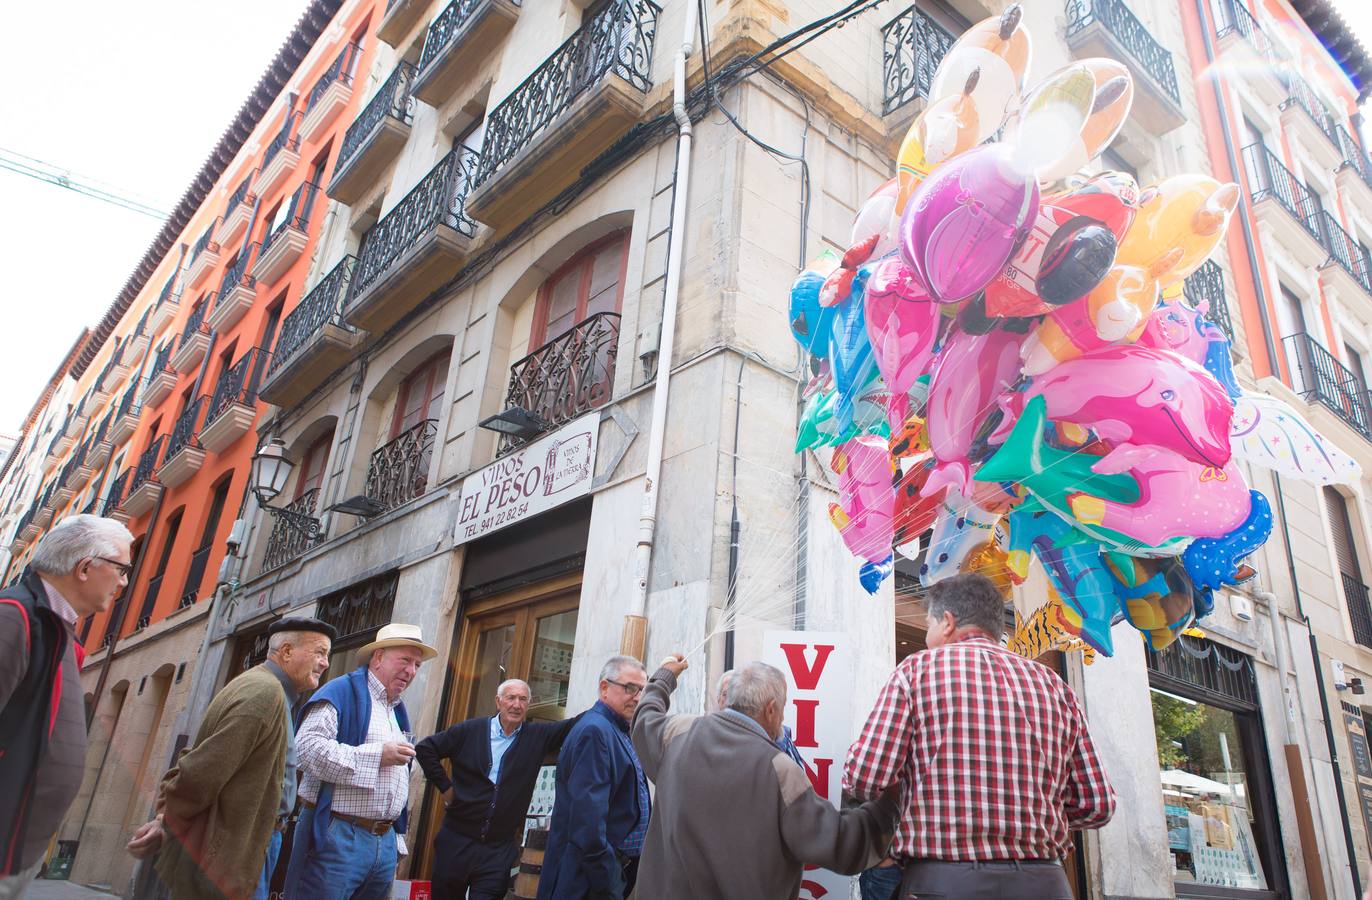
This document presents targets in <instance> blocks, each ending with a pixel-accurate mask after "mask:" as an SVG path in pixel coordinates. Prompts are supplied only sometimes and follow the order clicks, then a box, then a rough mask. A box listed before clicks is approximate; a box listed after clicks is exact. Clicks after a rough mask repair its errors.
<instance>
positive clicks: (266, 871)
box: [252, 828, 281, 900]
mask: <svg viewBox="0 0 1372 900" xmlns="http://www.w3.org/2000/svg"><path fill="white" fill-rule="evenodd" d="M280 856H281V832H279V831H277V830H276V829H275V828H273V829H272V839H271V841H269V842H268V843H267V864H266V865H265V866H263V867H262V877H261V878H259V879H257V890H255V891H253V892H252V900H269V898H270V897H271V891H272V872H274V871H276V860H277V858H278V857H280Z"/></svg>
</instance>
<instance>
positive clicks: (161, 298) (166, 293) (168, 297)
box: [157, 272, 176, 306]
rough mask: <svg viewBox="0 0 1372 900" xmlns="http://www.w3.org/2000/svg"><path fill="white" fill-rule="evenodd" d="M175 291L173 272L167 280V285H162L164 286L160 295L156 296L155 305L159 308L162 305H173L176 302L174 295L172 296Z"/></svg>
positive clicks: (174, 274)
mask: <svg viewBox="0 0 1372 900" xmlns="http://www.w3.org/2000/svg"><path fill="white" fill-rule="evenodd" d="M175 289H176V273H174V272H173V273H172V275H171V276H170V277H169V278H168V279H167V283H166V284H164V285H162V293H160V294H158V295H157V305H158V306H161V305H162V304H163V303H175V302H176V295H175V294H174V291H175Z"/></svg>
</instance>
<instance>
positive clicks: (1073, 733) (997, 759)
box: [843, 637, 1115, 861]
mask: <svg viewBox="0 0 1372 900" xmlns="http://www.w3.org/2000/svg"><path fill="white" fill-rule="evenodd" d="M896 782H903V783H904V785H905V787H904V795H905V801H904V803H903V806H904V811H903V812H902V814H901V818H900V823H899V825H898V826H897V828H896V836H895V841H894V842H893V843H892V845H891V854H892V856H894V857H896V858H897V859H900V860H903V861H910V860H916V859H943V860H1008V859H1060V858H1062V857H1063V856H1065V855H1066V854H1067V852H1068V850H1070V849H1071V846H1072V844H1071V839H1070V837H1069V836H1068V830H1069V829H1081V828H1099V827H1100V826H1102V825H1104V824H1105V823H1106V822H1108V821H1110V817H1111V816H1112V815H1113V814H1114V812H1115V794H1114V791H1113V790H1111V788H1110V784H1109V782H1108V781H1106V778H1105V772H1104V771H1103V770H1102V768H1101V765H1100V760H1099V759H1098V758H1097V757H1096V751H1095V748H1094V747H1093V746H1092V744H1091V736H1090V734H1089V733H1088V732H1087V729H1086V718H1085V716H1084V715H1083V714H1082V711H1081V706H1080V704H1078V702H1077V698H1076V695H1075V694H1073V693H1072V689H1071V688H1070V687H1068V686H1067V684H1066V683H1065V682H1064V681H1062V680H1061V679H1060V678H1058V677H1057V676H1056V675H1055V674H1054V673H1053V672H1052V671H1051V670H1050V669H1048V668H1047V667H1046V666H1042V665H1040V664H1039V663H1036V662H1033V661H1031V660H1027V659H1024V658H1023V657H1020V656H1017V655H1015V654H1014V653H1012V652H1010V651H1009V650H1007V649H1005V648H1004V647H1001V646H1000V645H999V644H996V643H994V642H992V641H991V640H989V639H987V638H983V637H973V638H969V639H967V640H963V641H959V642H957V643H955V644H951V645H947V646H944V647H940V648H938V649H936V650H926V651H924V652H922V653H916V654H914V655H913V656H910V657H907V658H906V659H905V660H904V661H902V662H901V663H900V665H898V666H896V671H895V673H894V674H893V675H892V676H891V680H890V681H889V682H887V684H886V687H885V688H883V689H882V692H881V696H880V697H879V698H878V699H877V704H876V707H875V708H874V709H873V710H872V713H871V715H870V716H869V717H868V719H867V724H866V725H865V726H864V727H863V729H862V736H861V737H859V738H858V740H857V741H856V742H855V743H854V744H853V746H852V748H851V749H850V750H849V751H848V761H847V765H846V766H845V767H844V772H843V787H844V790H846V791H848V792H849V793H851V794H853V795H855V796H857V797H859V798H861V799H863V800H868V799H873V798H875V797H876V796H877V795H879V794H880V793H881V792H882V790H883V789H885V788H886V787H888V786H889V785H891V784H894V783H896Z"/></svg>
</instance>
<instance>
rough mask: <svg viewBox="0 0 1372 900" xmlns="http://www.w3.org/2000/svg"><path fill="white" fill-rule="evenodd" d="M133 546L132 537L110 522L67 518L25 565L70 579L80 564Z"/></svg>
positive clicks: (87, 517)
mask: <svg viewBox="0 0 1372 900" xmlns="http://www.w3.org/2000/svg"><path fill="white" fill-rule="evenodd" d="M132 543H133V535H132V534H130V533H129V530H128V529H127V528H125V527H124V526H123V525H121V524H119V523H118V522H116V521H115V520H114V519H105V518H102V517H100V516H92V515H90V514H88V513H82V514H80V515H76V516H67V517H66V518H65V519H63V520H62V521H60V522H58V523H57V524H56V525H54V526H53V527H52V529H51V530H50V531H48V533H47V534H45V535H43V538H42V539H41V540H40V541H39V542H38V547H37V549H35V550H34V551H33V559H32V560H31V561H30V563H29V565H31V566H33V569H34V571H35V572H41V573H42V574H44V575H70V574H71V573H72V572H73V571H74V570H75V569H76V567H77V566H78V565H80V563H81V560H83V559H90V558H91V557H94V556H108V557H114V556H117V555H119V554H120V553H121V552H123V550H124V548H125V547H126V546H128V545H129V544H132Z"/></svg>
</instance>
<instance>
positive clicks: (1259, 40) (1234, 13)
mask: <svg viewBox="0 0 1372 900" xmlns="http://www.w3.org/2000/svg"><path fill="white" fill-rule="evenodd" d="M1213 2H1214V10H1215V36H1216V37H1221V38H1222V37H1224V36H1225V35H1228V34H1237V35H1239V36H1240V37H1242V38H1243V39H1244V40H1246V41H1247V42H1248V43H1249V44H1250V45H1251V46H1252V47H1253V49H1254V50H1255V51H1256V52H1257V53H1258V55H1259V56H1263V57H1265V58H1267V59H1268V60H1271V61H1274V62H1275V61H1276V60H1277V58H1278V55H1277V50H1276V47H1274V46H1273V44H1272V39H1271V38H1269V37H1268V36H1267V32H1265V31H1263V30H1262V26H1261V25H1259V24H1258V20H1257V19H1255V18H1253V14H1252V13H1250V12H1249V11H1248V10H1247V9H1246V8H1245V7H1244V5H1243V3H1242V2H1240V0H1213Z"/></svg>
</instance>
